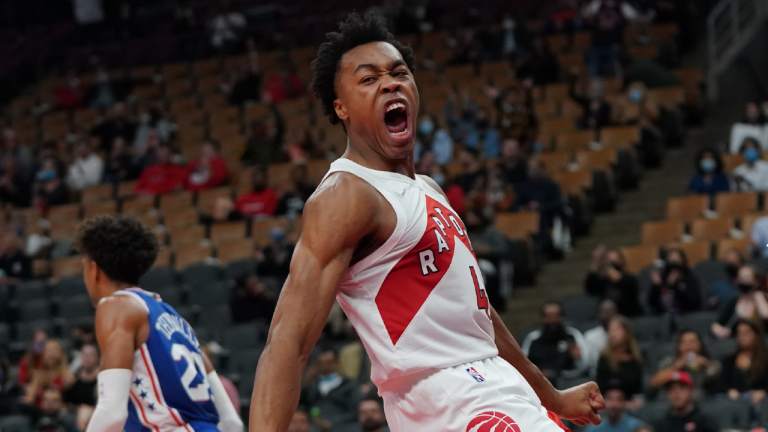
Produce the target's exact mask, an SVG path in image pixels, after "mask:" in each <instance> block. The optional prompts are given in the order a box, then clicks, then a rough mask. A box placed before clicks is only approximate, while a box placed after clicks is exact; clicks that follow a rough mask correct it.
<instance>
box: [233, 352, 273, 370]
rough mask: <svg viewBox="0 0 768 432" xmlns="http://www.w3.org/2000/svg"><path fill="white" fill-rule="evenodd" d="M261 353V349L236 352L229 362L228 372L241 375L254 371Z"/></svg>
mask: <svg viewBox="0 0 768 432" xmlns="http://www.w3.org/2000/svg"><path fill="white" fill-rule="evenodd" d="M263 352H264V349H263V348H262V347H258V348H253V349H247V350H244V351H239V352H236V353H235V355H233V356H232V357H231V358H230V360H229V361H230V370H231V371H233V372H237V373H243V374H247V373H249V372H253V371H255V370H256V365H258V364H259V358H260V357H261V354H262V353H263Z"/></svg>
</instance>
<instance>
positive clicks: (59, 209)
mask: <svg viewBox="0 0 768 432" xmlns="http://www.w3.org/2000/svg"><path fill="white" fill-rule="evenodd" d="M80 210H81V209H80V204H64V205H58V206H53V207H51V208H50V209H48V215H47V218H48V220H50V221H55V222H59V221H66V220H78V219H80Z"/></svg>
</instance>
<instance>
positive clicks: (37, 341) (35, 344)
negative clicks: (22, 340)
mask: <svg viewBox="0 0 768 432" xmlns="http://www.w3.org/2000/svg"><path fill="white" fill-rule="evenodd" d="M47 341H48V333H46V332H45V331H44V330H36V331H35V334H33V335H32V341H31V345H32V351H35V352H36V353H38V354H42V353H43V350H44V349H45V343H46V342H47Z"/></svg>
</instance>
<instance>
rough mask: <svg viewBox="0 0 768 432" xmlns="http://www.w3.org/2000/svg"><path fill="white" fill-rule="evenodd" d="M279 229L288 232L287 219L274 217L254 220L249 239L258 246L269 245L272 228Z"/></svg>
mask: <svg viewBox="0 0 768 432" xmlns="http://www.w3.org/2000/svg"><path fill="white" fill-rule="evenodd" d="M275 227H279V228H282V229H283V230H285V232H288V231H289V229H290V224H289V222H288V218H285V217H275V218H271V219H262V220H255V221H253V222H252V223H251V237H253V240H254V241H255V243H256V244H257V245H258V246H265V245H267V244H269V241H270V240H269V233H270V231H271V230H272V228H275Z"/></svg>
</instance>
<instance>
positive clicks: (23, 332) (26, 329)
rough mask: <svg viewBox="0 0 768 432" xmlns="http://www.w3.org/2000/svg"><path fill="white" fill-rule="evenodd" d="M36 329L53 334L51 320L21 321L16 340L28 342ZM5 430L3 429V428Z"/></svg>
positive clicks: (18, 324) (17, 326)
mask: <svg viewBox="0 0 768 432" xmlns="http://www.w3.org/2000/svg"><path fill="white" fill-rule="evenodd" d="M37 330H43V331H44V332H46V333H48V334H49V335H50V334H53V320H50V319H45V320H38V321H21V322H18V323H16V338H15V340H16V341H21V342H24V343H25V344H26V343H28V342H29V341H30V340H31V339H32V336H33V335H34V334H35V332H36V331H37ZM3 431H4V432H5V430H3Z"/></svg>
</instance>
